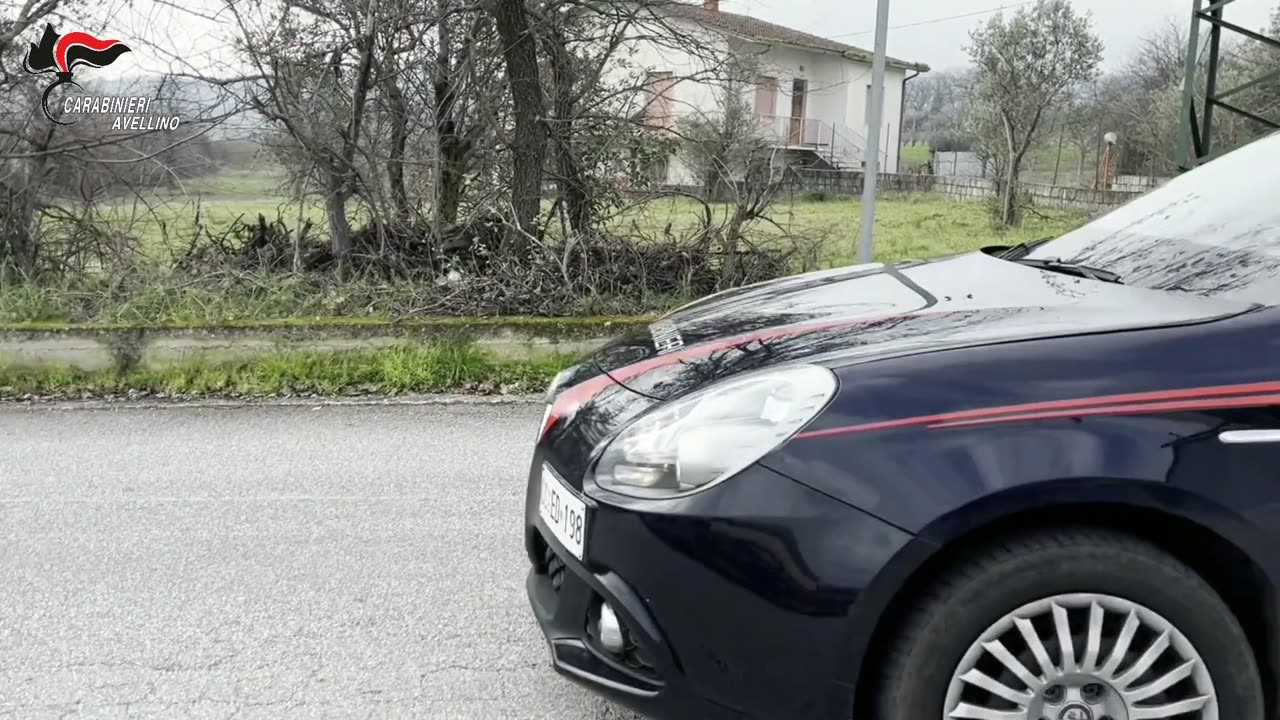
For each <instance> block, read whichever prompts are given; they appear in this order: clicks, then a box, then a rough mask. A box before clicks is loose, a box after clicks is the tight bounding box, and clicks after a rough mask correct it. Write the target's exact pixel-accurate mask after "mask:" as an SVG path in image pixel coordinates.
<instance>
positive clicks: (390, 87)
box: [385, 66, 411, 224]
mask: <svg viewBox="0 0 1280 720" xmlns="http://www.w3.org/2000/svg"><path fill="white" fill-rule="evenodd" d="M385 82H386V92H387V104H388V105H389V108H388V109H389V110H390V111H391V149H390V153H389V156H388V158H387V182H388V183H390V185H391V202H392V204H393V205H394V206H395V211H396V217H397V219H398V220H399V221H400V222H401V223H402V224H407V223H408V222H409V217H410V214H411V212H410V209H409V192H408V190H406V189H405V185H404V154H405V149H406V148H407V147H408V145H409V106H408V103H406V102H405V99H404V93H403V92H401V90H400V80H399V79H398V78H397V77H396V74H395V71H394V66H392V68H391V72H388V73H387V79H386V81H385Z"/></svg>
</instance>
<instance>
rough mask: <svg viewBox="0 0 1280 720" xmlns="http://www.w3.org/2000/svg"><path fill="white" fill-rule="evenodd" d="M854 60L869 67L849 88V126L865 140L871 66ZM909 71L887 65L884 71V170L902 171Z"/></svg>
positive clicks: (863, 66)
mask: <svg viewBox="0 0 1280 720" xmlns="http://www.w3.org/2000/svg"><path fill="white" fill-rule="evenodd" d="M849 62H850V63H852V64H854V65H857V66H859V67H862V68H865V69H866V74H865V76H863V77H861V78H859V80H858V81H857V82H855V83H853V84H852V85H851V86H850V88H849V109H848V117H849V120H850V122H849V123H848V125H849V127H851V128H853V129H854V130H855V131H857V132H858V134H859V135H860V136H861V138H862V139H863V141H864V142H865V140H866V137H867V131H868V130H870V128H869V127H868V126H867V116H868V114H869V113H868V112H867V109H868V108H869V107H870V105H871V96H870V95H869V92H870V89H871V66H870V65H865V64H863V63H853V61H849ZM906 76H907V71H905V70H903V69H902V68H893V67H890V68H886V69H885V75H884V124H883V125H881V126H880V172H897V171H898V169H899V168H898V140H899V137H900V136H901V134H902V82H903V80H904V79H905V78H906Z"/></svg>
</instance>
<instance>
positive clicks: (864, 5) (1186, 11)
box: [720, 0, 1277, 69]
mask: <svg viewBox="0 0 1280 720" xmlns="http://www.w3.org/2000/svg"><path fill="white" fill-rule="evenodd" d="M1276 2H1277V0H1239V1H1238V2H1236V3H1235V4H1233V5H1231V6H1229V7H1227V8H1226V10H1225V12H1226V18H1227V19H1228V20H1230V21H1232V22H1235V23H1237V24H1239V25H1244V26H1245V27H1248V28H1252V29H1261V28H1263V27H1264V26H1265V25H1266V20H1267V17H1268V15H1269V14H1270V9H1271V8H1273V7H1275V5H1276ZM1072 3H1073V4H1074V5H1075V7H1076V9H1077V10H1079V11H1081V12H1089V13H1092V14H1093V25H1094V29H1095V31H1096V32H1097V33H1098V36H1099V37H1101V38H1102V42H1103V43H1104V44H1105V45H1106V57H1105V63H1106V65H1105V66H1106V67H1108V68H1114V67H1117V65H1122V64H1123V62H1124V60H1125V58H1126V56H1127V55H1128V54H1129V53H1130V52H1132V50H1133V49H1134V47H1135V45H1136V44H1137V42H1138V40H1139V38H1141V37H1142V35H1143V34H1144V33H1147V32H1149V31H1151V30H1153V29H1156V28H1157V27H1159V25H1160V24H1161V23H1163V22H1166V21H1167V20H1168V19H1170V18H1172V19H1175V20H1176V21H1178V22H1179V23H1181V24H1185V25H1187V26H1188V27H1189V26H1190V18H1191V3H1192V0H1072ZM1002 4H1003V6H1004V7H1005V8H1007V9H1008V12H1014V11H1016V9H1017V7H1018V6H1020V5H1024V4H1027V3H1023V2H1018V0H1006V1H1005V2H1003V3H1002V2H1001V0H890V3H889V27H890V28H893V27H895V26H902V25H911V27H898V28H897V29H896V30H890V32H889V54H891V55H893V56H894V57H899V58H902V59H904V60H912V61H915V62H924V63H928V64H929V65H930V66H931V67H933V68H935V69H942V68H948V67H954V66H958V65H964V64H966V63H967V62H968V56H967V55H966V54H965V51H964V45H965V43H966V41H967V40H968V37H969V31H970V30H971V29H973V28H974V27H975V26H976V25H978V24H979V23H981V22H984V21H985V20H987V18H989V17H990V16H991V15H993V14H995V12H994V11H995V10H998V9H999V8H1000V7H1001V5H1002ZM720 7H721V9H723V10H731V11H733V12H741V13H744V14H747V15H753V16H755V17H759V18H763V19H765V20H768V21H770V22H775V23H779V24H782V25H788V26H791V27H794V28H797V29H800V30H805V31H807V32H811V33H814V34H817V35H823V36H825V37H836V36H840V37H838V38H837V39H839V40H841V41H843V42H847V43H849V44H851V45H857V46H859V47H864V48H867V49H871V48H872V47H874V46H875V26H876V2H875V0H721V6H720ZM957 15H967V17H955V16H957ZM944 18H954V19H949V20H947V19H944ZM916 23H922V24H916Z"/></svg>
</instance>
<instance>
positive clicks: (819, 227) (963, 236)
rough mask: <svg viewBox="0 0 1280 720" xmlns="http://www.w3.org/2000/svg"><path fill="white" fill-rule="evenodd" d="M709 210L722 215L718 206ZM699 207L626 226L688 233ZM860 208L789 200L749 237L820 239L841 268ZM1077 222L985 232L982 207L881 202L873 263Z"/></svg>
mask: <svg viewBox="0 0 1280 720" xmlns="http://www.w3.org/2000/svg"><path fill="white" fill-rule="evenodd" d="M716 211H717V212H720V213H724V212H727V211H728V209H727V208H725V207H719V208H717V209H716ZM699 212H701V208H700V206H699V205H697V204H695V203H693V202H692V201H686V200H664V201H655V202H651V203H648V204H647V205H645V206H643V207H640V208H637V209H635V210H634V211H633V217H629V218H627V221H628V222H635V223H637V224H638V225H639V226H640V227H642V228H647V229H649V230H652V229H654V228H661V227H664V226H665V225H666V224H667V223H670V224H671V226H672V228H673V232H678V231H680V230H681V229H686V230H687V229H689V228H692V227H694V226H695V225H696V224H697V222H698V220H697V215H698V213H699ZM861 217H862V203H861V202H860V201H859V200H857V199H854V198H848V197H837V198H835V199H832V200H829V201H826V202H815V201H797V202H794V203H788V202H780V203H778V204H776V205H775V206H774V208H773V211H772V213H771V218H772V220H773V221H774V222H776V223H777V224H778V225H779V226H781V228H782V229H781V230H780V229H778V228H777V227H774V226H771V225H770V224H768V223H764V222H757V224H756V225H755V227H754V228H753V229H752V234H753V236H754V237H756V238H758V239H761V240H767V239H768V238H770V237H775V238H776V237H780V236H782V235H783V230H786V231H787V232H790V233H793V234H797V235H802V236H805V237H812V238H820V239H821V247H822V253H821V263H820V264H821V265H822V267H837V266H840V265H848V264H851V263H853V262H854V261H855V259H856V257H857V252H856V249H855V248H856V245H857V243H858V240H859V237H860V236H861V230H862V222H861ZM1085 219H1086V218H1085V216H1084V215H1081V214H1079V213H1075V212H1068V211H1048V212H1044V213H1042V214H1041V215H1038V216H1037V215H1031V216H1029V217H1027V219H1026V220H1025V222H1024V223H1023V225H1022V227H1019V228H1015V229H1012V230H998V229H996V228H995V227H993V225H992V223H991V219H990V216H989V215H988V211H987V206H986V205H985V204H984V203H968V202H956V201H953V200H949V199H946V198H943V197H940V196H934V195H904V196H898V197H887V198H883V199H881V200H878V201H877V202H876V229H875V234H874V249H875V258H874V259H875V260H876V261H878V262H886V263H892V262H898V261H901V260H913V259H927V258H932V257H939V256H944V255H951V254H955V253H961V252H967V251H970V250H976V249H978V248H980V247H983V246H985V245H996V244H1016V243H1019V242H1022V241H1029V240H1037V239H1040V238H1043V237H1051V236H1056V235H1060V234H1062V233H1064V232H1066V231H1068V230H1071V229H1073V228H1075V227H1077V226H1079V225H1080V224H1081V223H1083V222H1084V220H1085Z"/></svg>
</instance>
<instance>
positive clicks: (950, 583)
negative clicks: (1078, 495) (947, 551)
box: [868, 528, 1264, 720]
mask: <svg viewBox="0 0 1280 720" xmlns="http://www.w3.org/2000/svg"><path fill="white" fill-rule="evenodd" d="M1048 598H1053V599H1054V600H1053V601H1052V602H1050V601H1048V600H1047V599H1048ZM1089 598H1105V599H1104V600H1098V599H1089ZM1059 599H1061V600H1059ZM912 602H913V608H912V610H910V611H908V613H907V615H906V617H905V619H904V620H903V622H902V623H901V624H900V625H899V627H898V629H897V631H896V632H895V633H894V635H893V637H892V639H891V641H890V644H889V645H888V646H887V647H885V648H884V650H883V652H884V653H885V655H884V656H883V657H882V658H881V660H883V662H884V664H883V665H882V666H881V667H882V668H883V670H882V674H881V675H880V682H879V685H878V687H877V692H876V694H875V696H874V702H875V708H876V710H877V712H876V714H875V715H874V718H875V719H876V720H935V719H936V720H947V719H948V718H950V717H952V713H953V712H955V708H957V707H959V703H961V702H967V703H969V704H970V706H971V707H985V708H988V709H991V710H1005V711H1009V710H1013V711H1015V712H1016V713H1018V714H1015V715H1012V716H1011V717H1020V716H1023V715H1025V716H1027V717H1031V720H1039V718H1041V717H1045V718H1050V719H1051V720H1059V718H1074V717H1089V718H1094V720H1101V718H1103V717H1109V715H1108V713H1106V712H1105V710H1104V709H1101V708H1102V706H1093V707H1091V708H1090V710H1091V712H1089V713H1084V712H1080V711H1079V710H1072V712H1070V713H1068V712H1067V711H1066V710H1064V709H1063V708H1064V707H1071V706H1074V705H1075V704H1079V703H1078V702H1077V701H1082V700H1084V699H1090V700H1092V701H1094V702H1105V703H1124V702H1126V700H1125V699H1124V697H1123V695H1124V694H1125V693H1129V694H1130V696H1131V697H1132V696H1133V694H1134V692H1135V689H1136V688H1138V687H1141V686H1142V685H1143V684H1146V685H1148V687H1150V682H1151V679H1152V678H1153V677H1159V675H1160V674H1161V673H1169V674H1170V675H1171V674H1172V673H1171V672H1170V671H1168V669H1167V668H1168V667H1169V666H1171V665H1174V664H1175V663H1177V664H1192V663H1190V662H1188V661H1187V658H1178V657H1176V653H1182V652H1183V651H1186V650H1187V649H1188V647H1189V648H1190V651H1191V652H1193V653H1196V654H1198V658H1199V660H1200V661H1201V662H1200V663H1199V664H1198V665H1196V666H1195V667H1200V668H1204V671H1201V670H1194V673H1195V674H1194V676H1191V677H1188V678H1185V679H1183V680H1181V681H1179V684H1176V685H1174V686H1172V687H1171V689H1170V690H1167V691H1164V693H1165V694H1160V695H1156V696H1155V697H1154V698H1147V699H1143V700H1141V701H1139V704H1140V705H1141V706H1142V707H1149V704H1150V703H1156V704H1160V705H1166V704H1167V703H1169V702H1174V701H1177V700H1179V699H1184V700H1185V699H1186V698H1192V699H1193V700H1194V699H1195V698H1201V697H1206V696H1207V694H1206V693H1204V692H1202V691H1203V690H1204V689H1205V688H1206V687H1207V685H1206V682H1205V677H1206V675H1207V677H1208V682H1209V683H1211V685H1212V688H1211V689H1212V691H1213V694H1214V695H1215V696H1216V701H1217V708H1218V712H1217V715H1216V717H1217V718H1218V720H1262V719H1263V707H1264V704H1263V694H1262V683H1261V680H1260V677H1259V672H1258V667H1257V664H1256V662H1255V660H1254V656H1253V652H1252V649H1251V647H1250V645H1249V641H1248V638H1247V637H1246V636H1245V633H1244V631H1243V630H1242V628H1241V626H1240V623H1239V622H1238V620H1237V619H1236V617H1235V615H1234V614H1233V613H1232V612H1231V611H1230V609H1228V608H1227V606H1226V604H1225V603H1223V601H1222V599H1221V598H1220V597H1219V596H1218V594H1217V593H1216V592H1215V591H1214V590H1213V588H1212V587H1210V586H1209V584H1208V583H1206V582H1205V581H1204V580H1203V579H1202V578H1201V577H1200V576H1199V575H1197V574H1196V573H1195V572H1194V571H1192V570H1191V569H1190V568H1188V567H1187V566H1186V565H1184V564H1183V563H1181V562H1180V561H1178V560H1177V559H1176V558H1174V557H1173V556H1171V555H1169V554H1168V553H1166V552H1164V551H1162V550H1161V549H1160V548H1158V547H1156V546H1155V545H1153V544H1151V543H1149V542H1146V541H1143V540H1141V539H1138V538H1135V537H1132V536H1129V535H1126V534H1123V533H1118V532H1113V531H1110V530H1104V529H1096V528H1063V529H1050V530H1044V531H1038V532H1033V533H1026V534H1020V535H1014V536H1010V537H1008V538H1005V539H1004V540H1002V541H999V542H994V543H992V544H989V545H986V546H984V547H982V548H980V549H977V550H976V551H974V552H973V553H971V554H969V555H968V556H967V557H966V558H965V559H964V561H963V563H961V564H959V565H957V566H954V567H952V568H950V569H949V570H948V571H947V572H945V573H944V574H943V575H942V576H941V577H940V578H938V579H937V581H936V582H934V583H933V584H932V585H930V587H929V588H928V590H927V591H925V592H924V593H923V594H922V595H921V596H919V597H916V598H914V599H913V601H912ZM1076 602H1080V603H1081V606H1080V607H1075V608H1074V609H1071V607H1070V604H1072V603H1076ZM1126 602H1127V603H1132V604H1134V605H1135V606H1138V607H1141V608H1145V609H1147V610H1149V611H1150V612H1149V613H1142V612H1141V611H1140V610H1131V611H1129V612H1128V613H1126V612H1125V611H1124V608H1125V607H1128V606H1126V605H1125V604H1124V603H1126ZM1045 603H1048V605H1047V606H1046V605H1045ZM1094 606H1098V607H1102V608H1103V609H1101V610H1094ZM1104 606H1105V607H1104ZM1059 608H1066V609H1064V610H1063V611H1062V617H1065V618H1066V619H1065V620H1064V621H1063V622H1065V624H1066V627H1067V628H1069V630H1068V632H1067V638H1068V640H1067V642H1070V643H1072V653H1071V655H1072V657H1073V659H1072V660H1070V662H1075V663H1077V664H1076V665H1075V667H1076V669H1080V668H1086V667H1088V668H1092V669H1093V670H1094V671H1095V672H1097V673H1101V671H1102V670H1103V669H1104V668H1101V667H1100V666H1101V665H1103V664H1105V663H1104V661H1102V660H1101V658H1102V657H1107V659H1108V660H1110V655H1111V651H1113V650H1115V649H1116V645H1119V644H1120V641H1121V638H1122V637H1123V626H1124V624H1125V622H1122V619H1123V620H1124V621H1127V620H1128V618H1129V617H1130V616H1131V615H1132V616H1134V617H1138V616H1140V617H1141V618H1143V621H1142V623H1141V624H1140V628H1139V630H1138V631H1137V632H1136V633H1134V634H1133V635H1132V636H1131V637H1133V640H1132V641H1131V642H1130V643H1129V645H1130V646H1131V647H1133V648H1134V649H1135V650H1134V651H1132V652H1131V653H1129V654H1130V655H1133V654H1134V653H1136V656H1137V657H1141V655H1142V653H1143V652H1145V651H1144V650H1137V648H1142V647H1145V648H1150V647H1151V645H1152V644H1154V642H1155V641H1157V640H1158V639H1159V637H1160V627H1159V625H1158V623H1159V621H1160V620H1167V622H1168V624H1169V625H1171V626H1172V628H1173V630H1168V629H1167V628H1166V629H1165V631H1164V634H1165V635H1166V637H1172V638H1173V640H1172V644H1171V645H1170V649H1169V650H1166V651H1164V653H1162V654H1161V657H1160V659H1159V660H1157V665H1156V666H1153V667H1152V670H1151V671H1150V673H1155V674H1150V673H1148V674H1143V675H1141V676H1139V677H1138V678H1136V679H1130V680H1129V681H1128V682H1129V683H1130V684H1128V685H1118V683H1112V684H1109V685H1107V686H1106V687H1105V688H1103V689H1104V690H1105V692H1106V693H1108V696H1107V698H1106V699H1102V700H1099V699H1097V698H1098V696H1097V694H1096V693H1097V692H1098V690H1099V688H1100V687H1101V685H1100V684H1097V683H1094V684H1093V685H1092V687H1084V686H1080V685H1078V683H1080V682H1081V681H1080V680H1079V679H1078V677H1077V678H1071V679H1069V680H1068V681H1067V682H1066V684H1065V685H1048V684H1046V685H1044V686H1042V687H1041V689H1039V690H1037V689H1036V688H1035V687H1033V685H1032V683H1031V682H1030V680H1032V679H1034V680H1039V679H1040V678H1042V677H1046V676H1047V675H1048V674H1049V673H1046V672H1043V671H1042V670H1041V668H1042V667H1043V665H1041V664H1040V663H1039V661H1038V660H1037V656H1036V654H1035V648H1034V647H1033V645H1032V643H1031V641H1030V640H1029V639H1028V640H1026V641H1025V642H1024V644H1021V645H1019V640H1018V638H1020V637H1021V638H1026V637H1027V636H1026V635H1025V634H1024V631H1025V626H1023V625H1021V624H1020V621H1019V620H1017V619H1016V618H1017V617H1020V616H1018V615H1014V613H1015V612H1019V611H1021V612H1023V613H1024V615H1025V616H1026V617H1027V618H1029V619H1031V620H1032V622H1031V623H1029V624H1031V625H1032V628H1033V629H1032V630H1031V632H1032V633H1033V634H1036V635H1037V636H1040V635H1044V636H1048V637H1047V639H1046V641H1045V642H1044V643H1043V647H1044V649H1045V650H1046V653H1047V655H1048V656H1049V660H1050V661H1052V663H1053V665H1055V666H1064V665H1065V663H1067V662H1068V658H1067V653H1064V652H1062V648H1063V646H1064V645H1065V644H1066V643H1065V642H1064V643H1059V642H1056V634H1057V632H1056V630H1055V628H1058V627H1060V626H1058V625H1056V624H1055V621H1056V620H1057V618H1058V617H1059V615H1058V613H1059ZM1112 608H1118V610H1116V612H1118V613H1120V614H1119V615H1118V616H1117V617H1112V614H1113V613H1112ZM1045 609H1048V610H1049V615H1048V616H1047V617H1045V616H1037V615H1036V613H1037V612H1039V611H1041V610H1045ZM1093 612H1097V613H1098V616H1099V617H1100V618H1102V619H1100V620H1099V621H1098V622H1097V625H1098V626H1099V627H1105V628H1107V631H1106V632H1100V633H1097V634H1098V636H1099V637H1100V638H1101V640H1100V641H1095V642H1094V643H1093V645H1094V646H1098V647H1099V648H1100V650H1091V649H1090V635H1091V634H1092V630H1091V624H1092V623H1093V618H1094V616H1093V615H1092V613H1093ZM1082 613H1083V616H1082ZM1152 613H1154V614H1152ZM1010 618H1014V619H1012V620H1009V619H1010ZM1148 618H1150V619H1152V622H1153V623H1156V625H1155V626H1153V627H1152V628H1148V627H1147V623H1146V619H1148ZM1009 622H1012V623H1013V624H1012V625H1009V624H1008V623H1009ZM1037 623H1038V624H1037ZM1117 626H1119V627H1120V628H1121V630H1120V631H1119V632H1117V631H1116V628H1117ZM1002 628H1003V629H1002ZM1081 630H1083V632H1081ZM993 633H1009V634H999V635H993ZM993 637H994V638H996V643H995V644H998V645H999V647H1000V648H1004V647H1005V646H1006V645H1007V646H1008V647H1007V649H1009V650H1013V651H1014V653H1013V654H1014V655H1016V656H1017V657H1018V659H1019V660H1020V661H1022V660H1025V665H1024V668H1029V669H1032V672H1031V673H1030V675H1035V676H1037V677H1035V678H1028V677H1027V676H1026V675H1024V676H1023V678H1024V680H1026V681H1019V680H1018V679H1017V678H1018V676H1017V673H1016V671H1011V670H1010V667H1011V666H1010V665H1008V664H1006V663H1004V662H1003V661H1000V662H997V656H996V655H994V654H993V653H992V652H991V648H992V646H993V644H992V643H991V640H992V638H993ZM984 638H985V642H986V643H988V644H987V645H986V646H985V647H984V645H983V642H984ZM1108 638H1111V640H1110V649H1108V647H1107V645H1108ZM1148 639H1150V640H1149V641H1148ZM1188 643H1189V646H1188ZM997 649H999V648H997ZM1091 652H1092V653H1093V654H1094V655H1096V656H1098V660H1095V661H1094V662H1093V664H1092V665H1086V663H1087V662H1088V660H1089V658H1090V653H1091ZM1170 653H1175V654H1170ZM1184 654H1185V653H1184ZM1164 655H1168V657H1164ZM1190 657H1192V658H1193V659H1194V657H1195V656H1194V655H1193V656H1190ZM974 658H978V660H976V661H975V660H974ZM868 660H869V661H870V662H875V661H876V658H874V657H872V658H868ZM975 662H976V663H985V664H983V665H981V674H983V675H986V676H987V677H999V678H1001V680H1000V682H1001V685H1002V688H1001V689H1002V690H1003V688H1009V689H1012V690H1016V691H1018V693H1019V695H1018V697H1017V698H1015V699H1016V700H1017V701H1018V702H1020V703H1021V702H1024V700H1023V698H1027V695H1028V694H1030V695H1031V696H1033V699H1026V700H1025V703H1026V704H1025V706H1019V705H1018V704H1017V703H1013V702H1010V701H1009V700H1007V699H1004V698H1002V697H998V696H997V695H995V694H991V691H990V690H989V689H983V688H982V687H974V686H973V681H972V680H960V679H958V678H960V677H962V676H963V675H964V674H965V673H966V672H968V673H975V672H978V670H977V667H976V666H975V665H974V663H975ZM962 663H963V664H962ZM1136 665H1137V661H1134V660H1126V661H1125V662H1124V664H1121V665H1119V666H1118V670H1113V671H1112V673H1113V674H1112V675H1111V676H1109V677H1110V679H1111V680H1115V681H1120V682H1124V681H1125V679H1124V678H1123V677H1117V676H1116V675H1117V673H1118V674H1119V675H1124V674H1125V673H1124V671H1125V670H1126V667H1128V668H1134V667H1136ZM966 668H968V670H966ZM979 680H980V681H982V682H985V681H983V680H982V678H979ZM979 684H980V685H981V682H980V683H979ZM1113 685H1117V686H1119V687H1120V691H1116V690H1115V689H1114V688H1113ZM1073 686H1074V687H1073ZM1064 687H1065V688H1066V690H1065V692H1066V693H1067V694H1068V695H1069V696H1070V697H1071V698H1074V700H1059V698H1061V693H1063V692H1064ZM975 693H976V695H975ZM1086 694H1088V696H1089V697H1086ZM961 698H963V699H961ZM975 698H976V699H975ZM1049 700H1059V702H1058V703H1053V704H1049V705H1046V704H1045V703H1046V702H1048V701H1049ZM1108 707H1114V706H1113V705H1108ZM1130 707H1133V705H1130ZM1194 712H1195V714H1190V715H1175V716H1174V717H1177V718H1178V720H1181V719H1182V718H1183V717H1186V718H1200V717H1205V718H1212V717H1214V716H1213V715H1212V714H1209V713H1205V712H1203V711H1202V710H1196V711H1194ZM959 714H960V715H966V714H968V715H970V716H972V715H973V712H972V711H965V712H961V713H959ZM979 714H980V713H979Z"/></svg>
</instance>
